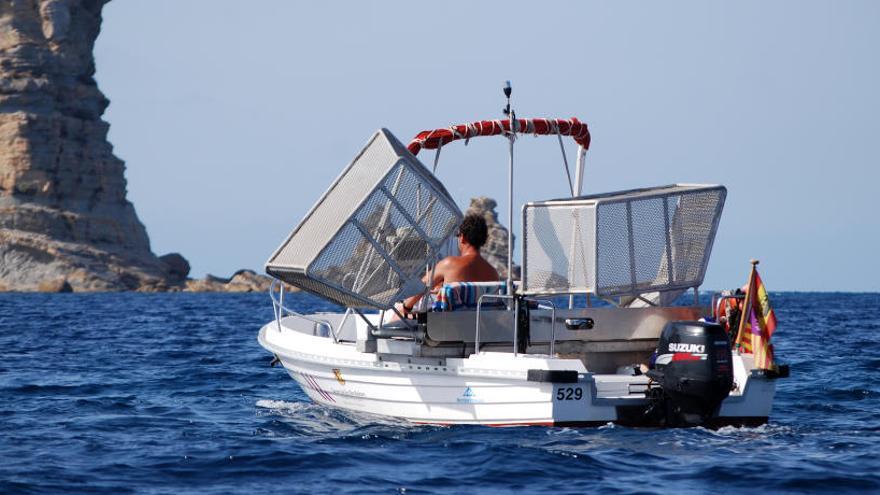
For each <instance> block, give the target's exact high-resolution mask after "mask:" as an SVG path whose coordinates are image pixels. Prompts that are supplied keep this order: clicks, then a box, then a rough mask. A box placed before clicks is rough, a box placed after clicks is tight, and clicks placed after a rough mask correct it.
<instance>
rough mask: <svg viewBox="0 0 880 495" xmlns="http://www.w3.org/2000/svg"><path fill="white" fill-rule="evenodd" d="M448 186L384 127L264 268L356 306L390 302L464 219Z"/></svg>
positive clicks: (409, 291) (406, 292)
mask: <svg viewBox="0 0 880 495" xmlns="http://www.w3.org/2000/svg"><path fill="white" fill-rule="evenodd" d="M461 218H462V214H461V211H460V210H459V209H458V206H456V204H455V201H453V199H452V198H451V197H450V195H449V193H448V192H447V191H446V189H445V188H444V187H443V185H442V184H441V183H440V182H439V181H438V180H437V179H436V178H435V177H434V176H433V175H432V174H431V173H430V172H429V171H428V170H427V169H426V168H425V167H424V165H422V164H421V162H419V161H418V159H416V157H415V156H413V155H412V154H411V153H410V152H409V151H407V150H406V148H405V147H404V146H403V145H402V144H401V143H400V142H399V141H398V140H397V139H396V138H395V137H394V135H393V134H391V133H390V132H389V131H388V130H387V129H380V130H379V131H377V132H376V133H375V134H374V135H373V137H372V138H371V139H370V140H369V141H368V142H367V145H366V146H365V147H364V149H363V150H362V151H361V152H360V154H358V156H357V157H355V159H354V161H353V162H352V163H351V164H350V165H349V166H348V168H346V169H345V170H344V171H343V172H342V174H341V175H340V176H339V177H338V178H337V179H336V181H334V182H333V184H332V185H331V186H330V188H329V189H328V190H327V191H326V192H325V193H324V195H323V196H322V197H321V198H320V199H319V200H318V202H317V204H315V206H314V207H312V210H311V211H309V213H308V214H307V215H306V217H305V219H303V220H302V222H300V224H299V226H297V227H296V229H294V231H293V232H292V233H291V234H290V236H289V237H288V238H287V240H285V241H284V243H283V244H282V245H281V246H280V247H279V248H278V249H277V250H276V251H275V253H274V254H272V256H271V257H270V258H269V261H268V262H267V263H266V272H267V273H269V274H270V275H272V276H274V277H276V278H278V279H281V280H283V281H285V282H287V283H289V284H291V285H294V286H296V287H299V288H301V289H303V290H306V291H308V292H311V293H313V294H316V295H318V296H321V297H323V298H325V299H329V300H331V301H334V302H336V303H338V304H341V305H343V306H348V307H352V308H365V307H373V308H379V309H387V308H390V307H391V306H392V305H393V304H394V301H398V300H400V299H403V298H405V297H408V296H411V295H414V294H417V293H419V292H422V291H423V290H425V284H424V283H423V282H422V276H423V275H424V273H425V267H426V265H427V264H428V263H429V262H432V261H434V260H436V259H437V258H438V256H439V254H440V251H441V249H442V248H443V247H444V246H445V245H446V243H447V240H448V239H449V237H450V236H451V235H452V234H453V233H454V232H455V229H456V227H458V225H459V224H460V223H461Z"/></svg>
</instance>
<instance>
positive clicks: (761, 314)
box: [736, 267, 776, 370]
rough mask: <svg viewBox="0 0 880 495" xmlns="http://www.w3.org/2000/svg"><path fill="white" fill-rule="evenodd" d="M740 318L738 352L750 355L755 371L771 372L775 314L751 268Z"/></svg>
mask: <svg viewBox="0 0 880 495" xmlns="http://www.w3.org/2000/svg"><path fill="white" fill-rule="evenodd" d="M741 318H742V320H741V322H740V327H739V332H738V333H737V337H736V345H737V347H738V348H739V350H740V352H742V353H745V354H748V353H751V354H754V356H755V367H756V368H758V369H762V370H769V369H773V368H774V366H775V365H774V364H773V344H771V343H770V339H771V337H773V333H774V332H775V331H776V314H775V313H774V312H773V308H771V307H770V297H769V296H768V295H767V289H766V288H765V287H764V282H763V281H762V280H761V276H760V275H758V270H757V269H755V268H754V267H753V268H752V274H751V280H749V286H748V291H747V293H746V299H745V304H744V305H743V314H742V317H741Z"/></svg>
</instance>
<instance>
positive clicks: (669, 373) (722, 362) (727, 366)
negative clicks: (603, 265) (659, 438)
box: [646, 321, 733, 426]
mask: <svg viewBox="0 0 880 495" xmlns="http://www.w3.org/2000/svg"><path fill="white" fill-rule="evenodd" d="M647 374H648V376H649V377H650V378H651V379H652V380H654V381H655V382H656V383H658V384H659V385H660V387H659V388H657V387H654V388H653V389H651V390H650V391H649V396H650V398H651V399H652V404H651V406H650V407H649V408H648V411H647V412H646V415H647V416H648V417H649V418H652V419H653V420H654V421H656V422H657V423H659V424H661V425H664V426H696V425H700V424H703V423H705V422H706V420H707V419H709V418H710V417H712V415H714V414H715V413H717V412H718V409H719V407H720V406H721V401H723V400H724V399H725V398H726V397H727V396H728V395H729V394H730V390H731V388H732V387H733V362H732V356H731V352H730V341H729V340H728V337H727V333H726V332H725V331H724V328H723V327H721V326H720V325H718V324H715V323H705V322H701V321H673V322H669V323H668V324H667V325H666V328H664V329H663V333H662V334H661V335H660V342H659V343H658V345H657V353H656V359H655V361H654V369H652V370H650V371H648V373H647Z"/></svg>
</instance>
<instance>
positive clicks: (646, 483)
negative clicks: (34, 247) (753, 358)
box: [0, 293, 880, 495]
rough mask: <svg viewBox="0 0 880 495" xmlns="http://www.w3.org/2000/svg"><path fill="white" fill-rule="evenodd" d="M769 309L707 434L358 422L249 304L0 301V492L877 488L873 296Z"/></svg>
mask: <svg viewBox="0 0 880 495" xmlns="http://www.w3.org/2000/svg"><path fill="white" fill-rule="evenodd" d="M771 298H772V302H773V304H774V307H775V309H776V311H777V314H778V318H779V321H780V326H779V329H778V330H777V334H776V337H775V345H776V352H777V355H778V357H779V360H780V361H782V362H787V363H790V364H791V366H792V376H791V378H790V379H787V380H782V381H780V382H779V387H778V394H777V399H776V403H775V407H774V410H773V414H772V416H771V419H770V423H769V424H767V425H764V426H761V427H757V428H730V427H728V428H723V429H721V430H716V431H713V430H708V429H702V428H691V429H674V430H672V429H670V430H660V429H635V428H625V427H619V426H610V425H609V426H605V427H601V428H592V429H578V428H545V427H522V428H488V427H436V426H413V425H408V424H404V423H400V422H397V421H393V420H387V419H377V418H375V417H362V416H358V415H355V414H350V413H345V412H341V411H337V410H332V409H326V408H323V407H320V406H317V405H315V404H313V403H311V402H310V401H309V400H308V399H307V398H306V396H305V394H303V392H302V391H301V390H300V389H299V388H298V386H297V385H296V384H295V383H294V381H293V380H291V379H290V378H289V377H288V376H287V374H286V373H285V372H284V371H283V370H282V369H280V368H270V367H269V361H270V358H271V356H270V355H269V354H268V353H266V352H265V351H264V350H263V349H262V348H260V347H259V345H258V344H257V340H256V335H257V330H258V329H259V328H260V326H261V325H262V324H263V323H265V322H266V321H268V320H270V319H271V318H272V310H271V304H270V303H269V300H268V296H266V295H262V294H244V295H241V294H90V295H83V294H57V295H45V294H0V493H2V494H15V493H112V494H124V493H174V494H177V493H218V494H235V493H247V494H254V493H259V494H267V493H332V494H334V495H339V494H346V493H357V494H360V493H411V494H417V493H554V494H556V493H559V494H562V493H592V492H597V493H599V492H601V493H665V494H668V493H820V492H835V493H845V492H859V493H865V492H880V373H878V369H880V323H878V321H880V319H878V317H880V294H830V293H823V294H806V293H773V294H771ZM287 302H290V303H291V304H292V305H293V306H295V307H296V308H298V309H300V310H302V311H314V310H327V309H331V307H330V306H328V305H326V304H325V303H322V302H321V301H320V300H318V299H315V298H313V297H311V296H308V295H301V294H297V295H294V296H292V297H290V298H289V299H288V301H287Z"/></svg>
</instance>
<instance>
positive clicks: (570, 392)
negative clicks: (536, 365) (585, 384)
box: [556, 387, 584, 400]
mask: <svg viewBox="0 0 880 495" xmlns="http://www.w3.org/2000/svg"><path fill="white" fill-rule="evenodd" d="M583 398H584V389H583V388H582V387H559V388H558V389H556V400H581V399H583Z"/></svg>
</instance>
